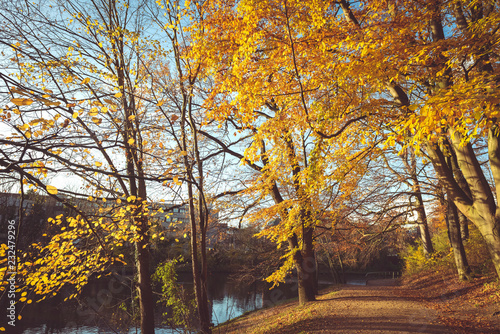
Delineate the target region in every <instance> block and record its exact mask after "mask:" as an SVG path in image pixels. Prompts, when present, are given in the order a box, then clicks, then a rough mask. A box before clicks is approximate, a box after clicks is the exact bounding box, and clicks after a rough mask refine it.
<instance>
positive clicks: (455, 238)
mask: <svg viewBox="0 0 500 334" xmlns="http://www.w3.org/2000/svg"><path fill="white" fill-rule="evenodd" d="M447 207H448V208H447V214H446V225H447V226H448V238H449V240H450V244H451V247H452V249H453V256H454V258H455V265H456V266H457V272H458V278H459V279H460V280H467V279H469V278H470V277H469V274H470V268H469V263H468V261H467V256H466V254H465V248H464V244H463V242H462V234H461V232H460V221H459V219H460V218H459V214H458V210H457V207H456V205H455V204H454V203H453V202H451V201H447Z"/></svg>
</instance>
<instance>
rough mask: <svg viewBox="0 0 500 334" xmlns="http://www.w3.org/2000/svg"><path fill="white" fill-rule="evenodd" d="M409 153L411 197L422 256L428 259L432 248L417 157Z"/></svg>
mask: <svg viewBox="0 0 500 334" xmlns="http://www.w3.org/2000/svg"><path fill="white" fill-rule="evenodd" d="M409 151H410V152H409V153H410V166H409V167H410V178H411V180H412V188H413V189H412V190H413V196H414V197H415V202H416V205H415V210H416V211H417V224H418V229H419V232H420V239H421V240H422V246H423V248H424V254H425V256H426V257H429V256H430V254H432V253H434V247H433V246H432V239H431V234H430V232H429V226H428V224H427V214H426V212H425V207H424V201H423V199H422V192H421V190H420V182H419V181H418V175H417V157H416V156H415V150H414V148H409Z"/></svg>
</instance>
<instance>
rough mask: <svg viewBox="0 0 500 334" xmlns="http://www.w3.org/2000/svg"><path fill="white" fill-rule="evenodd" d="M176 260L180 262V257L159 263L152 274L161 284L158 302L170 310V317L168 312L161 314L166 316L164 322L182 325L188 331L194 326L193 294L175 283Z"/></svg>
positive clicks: (194, 308)
mask: <svg viewBox="0 0 500 334" xmlns="http://www.w3.org/2000/svg"><path fill="white" fill-rule="evenodd" d="M178 262H182V257H179V258H178V259H174V260H168V261H166V262H164V263H163V264H161V265H159V266H158V267H157V268H156V271H155V273H154V275H153V280H155V281H156V282H158V283H160V284H161V286H162V297H161V298H160V300H159V301H158V302H159V303H163V304H164V305H165V306H167V307H168V308H169V310H171V316H170V317H169V313H168V312H166V313H164V314H163V315H164V316H166V317H167V321H166V323H167V324H168V325H170V326H172V327H177V326H181V327H184V328H185V329H186V330H187V332H189V331H190V330H191V329H193V328H194V325H193V324H192V319H193V318H194V314H195V311H196V303H195V300H194V298H193V296H192V295H190V294H188V293H187V292H186V291H184V290H183V288H182V286H181V285H180V284H178V283H177V273H176V272H175V266H176V264H177V263H178Z"/></svg>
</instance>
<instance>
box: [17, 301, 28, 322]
mask: <svg viewBox="0 0 500 334" xmlns="http://www.w3.org/2000/svg"><path fill="white" fill-rule="evenodd" d="M21 299H22V298H21ZM24 299H26V298H24ZM21 301H24V300H21ZM22 318H23V317H22V316H21V315H18V316H17V319H18V320H21V319H22Z"/></svg>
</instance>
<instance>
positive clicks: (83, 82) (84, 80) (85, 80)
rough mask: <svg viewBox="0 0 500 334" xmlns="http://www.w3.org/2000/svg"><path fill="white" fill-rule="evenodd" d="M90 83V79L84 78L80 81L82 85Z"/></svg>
mask: <svg viewBox="0 0 500 334" xmlns="http://www.w3.org/2000/svg"><path fill="white" fill-rule="evenodd" d="M89 82H90V78H85V79H83V80H82V85H86V84H88V83H89Z"/></svg>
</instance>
